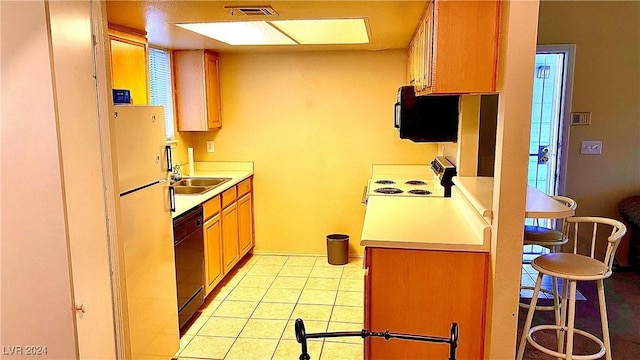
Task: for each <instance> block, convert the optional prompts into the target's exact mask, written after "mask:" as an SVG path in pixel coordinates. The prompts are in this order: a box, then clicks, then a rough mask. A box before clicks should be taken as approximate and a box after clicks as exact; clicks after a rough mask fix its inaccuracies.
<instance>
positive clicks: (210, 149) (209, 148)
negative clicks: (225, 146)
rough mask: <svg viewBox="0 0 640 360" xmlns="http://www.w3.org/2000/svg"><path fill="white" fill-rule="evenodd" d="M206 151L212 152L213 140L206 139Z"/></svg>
mask: <svg viewBox="0 0 640 360" xmlns="http://www.w3.org/2000/svg"><path fill="white" fill-rule="evenodd" d="M207 152H208V153H212V152H214V148H213V140H211V141H207Z"/></svg>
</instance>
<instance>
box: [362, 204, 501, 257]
mask: <svg viewBox="0 0 640 360" xmlns="http://www.w3.org/2000/svg"><path fill="white" fill-rule="evenodd" d="M471 216H473V214H471ZM481 221H482V220H481V219H480V220H479V219H477V218H476V219H471V221H470V219H469V218H468V217H467V214H465V211H464V209H460V208H459V204H458V201H456V200H455V199H452V198H443V197H429V198H422V197H391V196H370V197H369V198H368V200H367V211H366V214H365V218H364V225H363V228H362V238H361V239H362V240H361V241H360V245H363V246H365V247H384V248H398V249H422V250H454V251H481V252H486V251H488V247H487V246H486V245H487V244H488V243H489V236H490V227H489V225H488V224H486V223H484V225H483V224H482V223H480V222H481ZM472 223H475V224H478V225H479V226H480V229H479V230H477V231H476V229H474V226H473V225H472ZM476 228H477V227H476Z"/></svg>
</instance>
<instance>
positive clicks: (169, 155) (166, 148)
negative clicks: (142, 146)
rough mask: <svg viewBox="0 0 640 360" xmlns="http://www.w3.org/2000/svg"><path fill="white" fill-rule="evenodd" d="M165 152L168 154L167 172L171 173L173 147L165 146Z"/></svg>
mask: <svg viewBox="0 0 640 360" xmlns="http://www.w3.org/2000/svg"><path fill="white" fill-rule="evenodd" d="M165 151H166V152H167V171H168V172H171V171H173V166H172V165H171V164H173V159H172V158H171V146H170V145H167V146H165Z"/></svg>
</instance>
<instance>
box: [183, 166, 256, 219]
mask: <svg viewBox="0 0 640 360" xmlns="http://www.w3.org/2000/svg"><path fill="white" fill-rule="evenodd" d="M194 167H195V173H194V174H193V175H192V176H188V177H225V178H231V180H229V181H227V182H226V183H224V184H222V185H220V186H218V187H215V188H213V189H211V190H209V191H207V192H206V193H204V194H202V195H176V211H175V212H172V213H171V217H172V218H176V217H178V216H180V215H182V214H183V213H184V212H186V211H187V210H190V209H191V208H193V207H194V206H197V205H198V204H201V203H203V202H205V201H207V200H209V199H211V198H212V197H214V196H216V195H218V194H221V193H222V192H223V191H225V190H227V189H229V188H231V187H233V186H234V185H236V184H238V183H239V182H241V181H242V180H244V179H247V178H249V177H250V176H252V175H253V163H251V162H196V163H195V166H194Z"/></svg>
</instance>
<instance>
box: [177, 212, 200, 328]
mask: <svg viewBox="0 0 640 360" xmlns="http://www.w3.org/2000/svg"><path fill="white" fill-rule="evenodd" d="M173 244H174V247H175V254H176V283H177V286H178V319H179V322H180V329H182V327H183V326H184V325H185V324H186V323H187V321H189V319H190V318H191V317H192V316H193V314H195V312H196V311H197V310H198V308H199V307H200V305H202V303H203V302H204V286H203V284H204V281H203V278H204V277H203V274H204V273H203V270H204V237H203V232H202V206H198V207H195V208H193V209H191V210H189V211H187V212H185V213H184V214H182V215H180V216H179V217H177V218H175V219H174V220H173Z"/></svg>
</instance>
